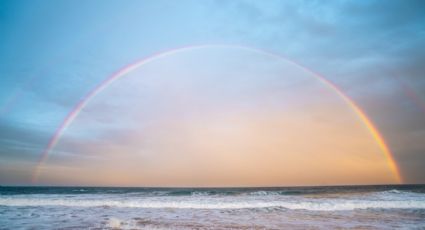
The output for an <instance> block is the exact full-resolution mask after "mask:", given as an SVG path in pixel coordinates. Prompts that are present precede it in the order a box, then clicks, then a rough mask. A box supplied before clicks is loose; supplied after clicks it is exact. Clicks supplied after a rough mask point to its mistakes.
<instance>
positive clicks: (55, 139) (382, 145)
mask: <svg viewBox="0 0 425 230" xmlns="http://www.w3.org/2000/svg"><path fill="white" fill-rule="evenodd" d="M214 47H217V48H238V49H245V50H248V51H253V52H257V53H261V54H264V55H268V56H271V57H275V58H278V59H281V60H285V61H287V62H289V63H292V64H294V65H296V66H298V67H300V68H301V69H303V70H304V71H306V72H308V73H310V74H312V75H313V76H315V77H316V78H317V79H319V80H320V81H321V82H322V83H324V84H325V85H326V86H328V87H329V88H330V89H332V90H333V91H334V92H336V93H337V95H338V96H339V97H340V98H341V99H342V100H343V101H344V102H345V103H346V104H347V105H349V107H350V108H351V109H352V111H353V112H354V113H355V114H356V115H357V116H358V118H359V119H360V120H361V121H362V122H363V124H364V125H365V126H366V128H367V129H368V130H369V132H370V134H371V136H372V137H373V139H374V140H375V141H376V143H377V144H378V146H379V148H380V149H381V151H382V152H383V154H384V155H385V158H386V159H387V164H388V167H389V168H390V170H391V172H392V173H393V176H394V179H395V180H396V181H397V182H398V183H402V176H401V173H400V170H399V168H398V166H397V164H396V163H395V160H394V157H393V155H392V153H391V151H390V149H389V148H388V146H387V144H386V143H385V140H384V139H383V137H382V136H381V134H380V133H379V131H378V130H377V128H376V127H375V126H374V124H373V123H372V122H371V121H370V119H369V118H368V117H367V115H366V113H365V112H364V111H363V110H361V108H360V107H359V106H358V105H357V104H356V103H355V102H354V101H353V100H352V99H351V98H350V97H349V96H347V95H346V94H345V93H344V92H343V91H342V90H341V89H339V88H338V87H337V86H336V85H335V84H334V83H333V82H331V81H329V80H328V79H326V78H325V77H324V76H322V75H320V74H318V73H316V72H314V71H312V70H310V69H308V68H306V67H304V66H302V65H300V64H298V63H297V62H295V61H292V60H290V59H288V58H286V57H284V56H282V55H280V54H277V53H274V52H270V51H267V50H264V49H259V48H253V47H249V46H242V45H227V44H226V45H223V44H207V45H192V46H184V47H179V48H174V49H170V50H166V51H162V52H158V53H155V54H153V55H150V56H148V57H145V58H143V59H140V60H137V61H136V62H134V63H131V64H129V65H127V66H124V67H123V68H121V69H120V70H118V71H116V72H114V73H113V74H112V75H110V76H109V77H108V78H106V79H105V80H104V81H102V82H101V83H100V84H98V85H97V86H96V87H95V88H94V89H93V90H91V91H90V92H89V93H87V94H86V95H85V96H84V97H83V98H82V99H81V100H80V101H79V102H78V103H77V104H76V105H75V106H74V107H73V108H72V110H71V112H70V113H69V114H68V115H67V116H66V117H65V119H64V120H63V122H62V124H61V125H60V126H59V127H58V129H57V130H56V131H55V133H54V134H53V136H52V137H51V138H50V140H49V142H48V144H47V146H46V148H45V149H44V151H43V152H42V154H41V156H40V158H39V161H38V163H37V165H36V167H35V169H34V171H33V173H32V180H31V181H32V183H36V181H37V179H38V176H39V174H40V168H41V166H42V165H43V163H44V162H45V161H46V160H47V159H48V157H49V153H50V152H51V150H52V149H53V148H54V147H55V146H56V144H57V143H58V141H59V139H60V137H61V136H62V134H63V133H64V132H65V130H66V129H67V128H68V127H69V126H70V125H71V123H72V122H73V121H74V120H75V118H76V117H77V116H78V114H79V113H80V112H81V110H82V109H83V108H84V107H85V106H86V105H87V104H88V103H89V102H90V100H91V99H92V98H93V97H95V96H96V95H97V94H98V93H99V92H101V91H102V90H104V89H105V88H107V87H108V86H109V85H110V84H112V83H113V82H114V81H115V80H117V79H119V78H121V77H123V76H125V75H126V74H128V73H130V72H132V71H133V70H135V69H137V68H139V67H141V66H143V65H145V64H148V63H150V62H152V61H155V60H157V59H160V58H163V57H166V56H170V55H173V54H176V53H180V52H184V51H188V50H196V49H202V48H214Z"/></svg>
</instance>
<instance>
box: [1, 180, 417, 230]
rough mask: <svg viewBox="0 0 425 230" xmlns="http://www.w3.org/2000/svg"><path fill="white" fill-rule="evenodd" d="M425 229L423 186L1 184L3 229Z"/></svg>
mask: <svg viewBox="0 0 425 230" xmlns="http://www.w3.org/2000/svg"><path fill="white" fill-rule="evenodd" d="M335 228H337V229H338V228H343V229H346V228H348V229H350V228H352V229H425V186H424V185H392V186H390V185H386V186H339V187H287V188H198V189H195V188H107V187H0V229H335Z"/></svg>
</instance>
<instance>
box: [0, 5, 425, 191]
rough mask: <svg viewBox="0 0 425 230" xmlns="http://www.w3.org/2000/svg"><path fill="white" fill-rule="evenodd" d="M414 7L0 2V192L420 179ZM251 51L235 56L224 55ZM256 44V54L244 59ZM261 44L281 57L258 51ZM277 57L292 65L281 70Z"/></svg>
mask: <svg viewBox="0 0 425 230" xmlns="http://www.w3.org/2000/svg"><path fill="white" fill-rule="evenodd" d="M424 10H425V4H424V2H423V1H401V0H400V1H385V2H382V1H112V0H111V1H47V0H46V1H1V3H0V32H1V36H0V63H1V64H0V184H10V185H26V184H31V183H32V182H31V178H32V175H33V173H34V169H35V168H36V167H37V165H38V162H39V159H40V157H41V154H42V153H43V151H44V150H45V149H46V146H47V145H48V143H49V140H50V139H51V137H52V136H53V135H54V133H55V132H56V130H57V129H58V128H59V127H60V125H61V124H62V123H63V121H64V119H65V118H66V116H67V115H68V114H69V113H70V112H71V111H72V110H73V108H74V107H75V106H76V105H77V104H78V103H79V102H80V101H81V99H82V98H84V97H85V95H87V94H88V93H89V92H91V90H92V89H94V88H95V87H96V86H97V85H99V84H100V83H101V82H102V81H103V80H105V79H106V78H108V77H109V76H111V75H112V74H113V73H114V72H116V71H117V70H119V69H121V68H123V67H125V66H127V65H128V64H130V63H133V62H135V61H137V60H141V59H143V58H147V57H150V56H152V55H153V54H155V53H158V52H167V51H168V50H173V49H175V48H177V47H190V46H195V45H208V44H222V45H225V46H226V47H224V46H222V47H214V46H207V47H205V48H201V49H195V50H193V49H188V50H186V51H184V52H179V53H176V54H170V55H166V56H165V57H162V58H158V59H156V60H155V61H153V62H151V63H149V64H147V65H143V66H141V67H140V68H137V69H136V70H134V71H132V72H131V73H129V74H127V75H126V76H124V77H122V78H121V79H119V80H117V81H116V82H114V83H112V84H110V85H109V86H108V87H106V88H105V89H104V90H102V91H101V92H100V93H99V94H97V95H95V96H94V97H93V98H92V99H91V100H90V102H89V103H87V105H86V106H85V108H84V109H83V110H82V112H81V113H80V114H79V115H78V116H77V117H76V118H75V120H74V121H73V122H72V123H71V124H70V125H69V127H68V128H67V129H66V130H65V131H64V133H63V135H62V136H61V137H60V139H59V141H58V143H57V145H55V146H54V148H53V149H52V150H51V152H50V156H49V158H48V159H47V160H46V161H45V162H44V163H43V165H42V167H41V169H40V173H39V176H38V178H37V181H36V182H35V184H54V185H126V186H127V185H132V186H133V185H137V186H242V185H243V186H256V185H258V186H271V185H320V184H326V185H328V184H359V183H394V182H395V180H394V175H393V172H391V170H390V169H389V168H388V165H387V158H385V156H384V155H383V153H382V151H381V150H380V149H379V146H378V144H377V143H376V141H375V140H374V138H373V137H371V135H370V133H369V131H368V130H367V128H366V127H365V125H364V122H362V121H361V119H359V117H358V116H356V114H355V113H353V110H352V108H350V106H349V105H348V104H347V103H346V102H345V101H344V100H343V99H341V97H340V95H338V92H335V90H334V89H332V87H329V85H326V84H324V83H323V82H321V81H320V80H318V78H317V76H315V74H313V73H311V72H308V71H305V70H304V69H303V68H301V67H299V66H296V65H294V64H292V63H291V61H294V62H296V63H299V64H300V65H302V66H304V67H305V68H307V69H309V70H311V71H313V72H315V73H319V74H320V75H322V76H324V77H325V78H326V79H328V80H329V81H331V82H333V83H334V85H335V86H336V87H337V88H338V89H340V91H341V92H343V93H344V94H345V95H347V96H348V97H349V98H351V99H352V101H353V102H354V103H355V104H357V105H358V106H359V108H361V110H362V111H363V112H364V113H365V114H366V115H367V117H369V119H370V120H371V122H372V123H373V124H374V125H375V126H376V128H377V130H378V131H379V132H380V134H381V135H382V137H383V138H384V140H385V142H386V143H387V145H388V147H389V149H390V150H391V152H392V154H393V157H394V160H395V161H396V163H397V165H398V167H399V169H400V172H401V176H402V178H403V183H425V155H424V154H425V142H424V140H425V76H424V73H425V67H424V65H423V63H424V61H425V48H424V47H425V13H424ZM242 46H243V47H251V48H252V49H251V48H249V49H244V48H237V47H242ZM255 50H257V51H255ZM258 50H267V51H270V52H272V53H273V54H277V55H282V56H284V57H286V58H287V59H282V58H279V57H275V56H273V57H272V56H271V55H269V54H267V53H263V52H262V51H261V52H260V51H258ZM288 60H290V61H288Z"/></svg>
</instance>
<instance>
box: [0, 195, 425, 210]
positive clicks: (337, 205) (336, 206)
mask: <svg viewBox="0 0 425 230" xmlns="http://www.w3.org/2000/svg"><path fill="white" fill-rule="evenodd" d="M0 205H5V206H66V207H102V206H107V207H119V208H175V209H254V208H283V209H293V210H311V211H343V210H355V209H425V200H424V199H421V200H394V201H391V200H345V199H292V200H291V199H288V200H278V201H276V200H253V199H248V200H243V199H224V200H223V199H187V200H182V199H180V200H179V199H168V200H167V199H164V200H150V199H138V200H137V199H136V200H134V199H124V200H118V199H115V200H114V199H75V198H63V199H49V198H47V197H46V198H20V197H9V198H4V197H0Z"/></svg>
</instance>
